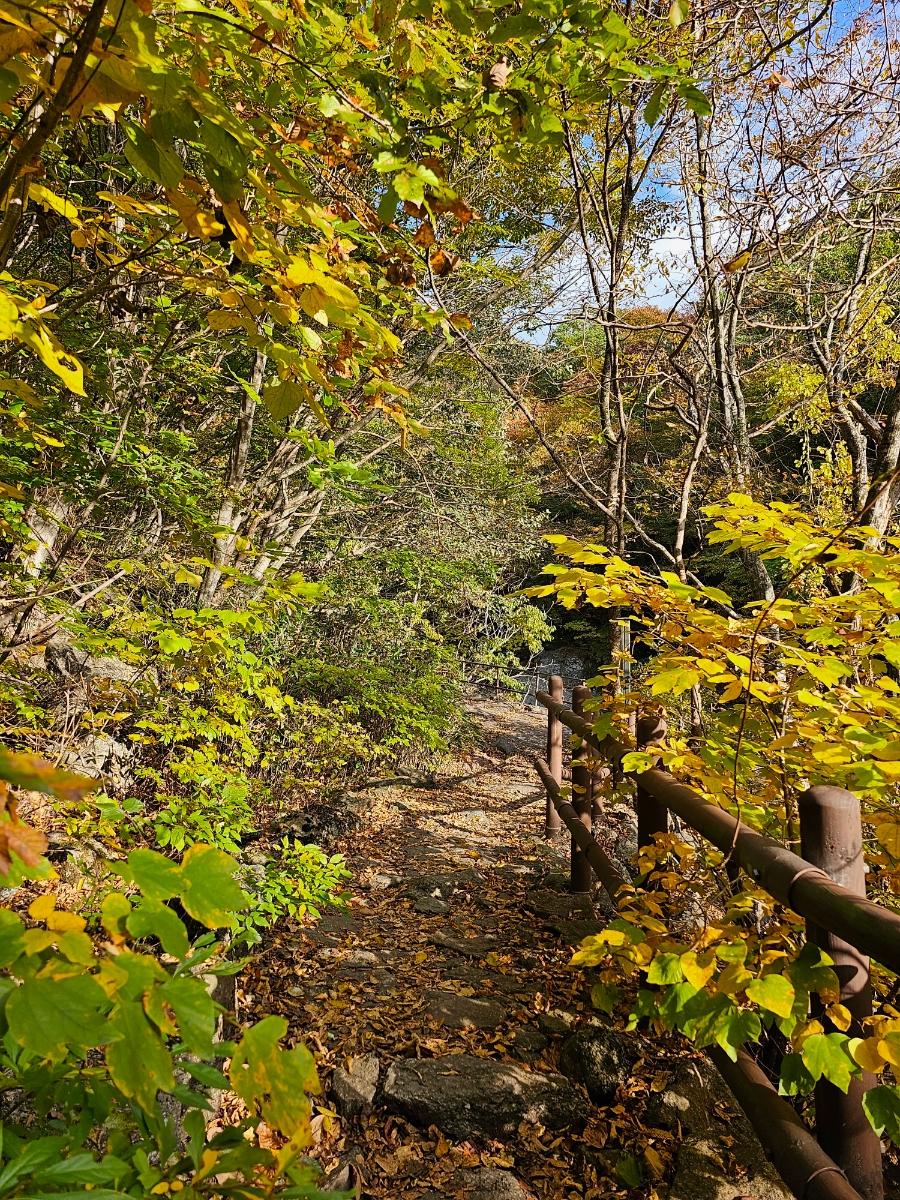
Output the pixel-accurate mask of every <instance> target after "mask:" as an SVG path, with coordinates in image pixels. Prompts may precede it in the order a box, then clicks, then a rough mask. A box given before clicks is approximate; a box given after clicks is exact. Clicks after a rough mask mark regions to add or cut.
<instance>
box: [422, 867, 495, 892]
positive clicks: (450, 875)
mask: <svg viewBox="0 0 900 1200" xmlns="http://www.w3.org/2000/svg"><path fill="white" fill-rule="evenodd" d="M484 881H485V877H484V875H482V873H481V872H480V871H476V870H475V869H474V868H472V867H469V868H467V869H465V870H462V871H447V872H444V873H443V874H440V875H418V876H414V877H413V878H412V879H407V881H406V894H407V895H408V896H412V898H413V899H414V900H418V899H420V898H423V897H426V896H427V897H430V898H433V899H435V900H450V899H452V897H453V896H455V895H456V893H457V892H460V891H465V890H466V889H467V888H469V887H471V886H472V885H473V884H476V883H484Z"/></svg>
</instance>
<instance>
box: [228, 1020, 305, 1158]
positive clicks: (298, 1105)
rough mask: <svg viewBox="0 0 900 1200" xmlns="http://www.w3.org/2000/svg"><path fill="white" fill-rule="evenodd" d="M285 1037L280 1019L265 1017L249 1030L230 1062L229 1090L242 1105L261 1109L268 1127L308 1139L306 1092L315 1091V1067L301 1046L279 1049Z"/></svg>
mask: <svg viewBox="0 0 900 1200" xmlns="http://www.w3.org/2000/svg"><path fill="white" fill-rule="evenodd" d="M286 1033H287V1022H286V1021H285V1020H284V1019H283V1018H282V1017H265V1018H264V1019H263V1020H262V1021H260V1022H259V1023H258V1024H257V1025H254V1026H253V1028H252V1029H248V1030H247V1031H246V1032H245V1034H244V1037H243V1039H242V1040H241V1042H240V1044H239V1046H238V1047H237V1049H236V1051H235V1054H234V1056H233V1058H232V1060H231V1068H230V1070H229V1079H230V1080H231V1086H232V1087H233V1088H234V1090H235V1092H237V1094H238V1096H240V1098H241V1099H242V1100H243V1101H244V1103H245V1104H247V1105H249V1106H251V1108H252V1106H254V1105H256V1104H259V1105H260V1108H261V1111H262V1115H263V1117H264V1118H265V1120H266V1121H267V1123H268V1124H270V1125H272V1126H273V1127H274V1128H276V1129H280V1130H281V1131H282V1132H283V1133H286V1134H288V1135H289V1136H291V1137H293V1138H298V1137H302V1138H304V1139H306V1138H308V1136H309V1119H310V1118H309V1111H310V1110H309V1101H308V1099H307V1097H306V1093H307V1092H308V1091H318V1090H319V1088H318V1081H317V1078H316V1072H315V1065H314V1063H313V1057H312V1055H311V1054H310V1052H309V1051H308V1050H307V1049H306V1048H305V1047H303V1046H295V1047H294V1048H293V1049H292V1050H282V1049H280V1048H279V1045H278V1043H279V1041H280V1040H281V1038H283V1037H284V1035H285V1034H286Z"/></svg>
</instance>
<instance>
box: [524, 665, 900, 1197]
mask: <svg viewBox="0 0 900 1200" xmlns="http://www.w3.org/2000/svg"><path fill="white" fill-rule="evenodd" d="M549 687H550V691H549V692H538V693H537V695H536V699H537V701H538V703H539V704H542V705H543V706H544V707H545V708H546V709H547V759H546V761H545V760H544V759H543V758H538V759H537V760H536V764H535V765H536V767H537V771H538V775H539V776H540V779H541V782H542V783H543V785H544V789H545V791H546V794H547V816H546V823H545V833H546V836H547V837H550V838H553V837H555V835H556V833H557V832H558V831H559V829H560V827H561V823H563V824H565V826H566V828H567V829H568V830H569V833H570V834H571V839H572V852H571V889H572V891H573V892H581V893H584V892H587V891H589V890H590V886H591V879H592V875H596V877H597V879H598V880H599V881H600V883H601V884H602V885H603V887H604V888H605V889H606V891H607V893H608V894H609V896H610V899H611V900H612V902H613V904H614V905H616V906H617V907H618V903H619V901H620V899H621V898H622V897H621V895H620V890H621V889H622V888H623V887H624V886H626V884H627V881H626V880H625V879H624V877H623V876H622V873H621V871H620V870H619V869H618V867H617V866H616V864H615V863H614V862H613V861H612V859H611V858H610V857H609V855H608V854H607V853H606V852H605V851H604V849H603V847H602V846H601V845H600V844H599V842H597V840H596V839H595V838H594V837H593V835H592V832H591V828H592V818H594V819H595V818H596V817H598V816H599V815H600V813H601V811H602V808H601V807H600V805H599V803H598V797H597V795H596V794H594V793H595V792H596V790H597V789H596V783H597V780H598V775H599V774H600V773H601V772H602V773H605V774H606V775H607V776H609V775H610V774H612V775H613V776H614V777H617V778H619V779H621V778H630V779H632V780H633V781H634V782H635V784H636V785H637V795H636V807H637V824H638V844H639V846H646V845H649V844H651V843H652V841H653V835H654V834H655V833H663V832H665V831H666V830H667V829H668V819H669V818H668V814H669V810H671V811H672V812H673V813H675V814H676V815H677V816H678V817H680V818H681V820H682V821H683V822H684V823H685V825H687V826H689V827H690V828H691V829H693V830H694V831H695V832H696V833H698V834H700V835H701V836H702V837H704V838H705V839H706V840H707V841H709V842H711V843H712V844H713V845H714V846H716V847H717V848H718V849H720V850H721V851H722V852H723V853H724V854H725V856H726V864H727V865H728V867H729V873H730V874H732V875H733V873H734V869H735V867H736V866H739V867H741V868H743V870H744V871H745V872H746V873H747V875H748V876H749V877H750V878H752V879H753V880H754V881H755V882H756V883H757V884H758V885H759V886H760V887H762V888H763V889H764V890H765V891H767V892H768V893H769V894H770V895H771V896H772V897H773V898H774V899H775V900H777V901H778V902H779V903H781V904H783V905H785V906H786V907H790V908H791V909H793V910H794V911H795V912H797V913H799V914H800V915H801V916H804V917H805V918H806V921H807V926H806V929H807V938H809V940H811V941H814V942H815V943H816V944H817V945H819V946H820V947H822V949H824V950H826V951H827V952H828V953H829V954H830V955H831V957H832V960H833V961H834V963H835V969H836V971H837V973H838V976H839V979H840V981H841V994H840V999H841V1002H842V1003H843V1004H844V1005H845V1006H846V1007H847V1008H848V1009H849V1011H850V1013H851V1016H852V1018H853V1022H854V1026H855V1028H856V1029H859V1030H860V1031H861V1027H860V1022H861V1020H862V1019H863V1018H865V1017H866V1016H867V1015H870V1014H871V1011H872V1004H871V986H870V982H869V956H871V957H873V958H875V959H877V961H878V962H880V963H882V964H883V965H884V966H886V967H889V968H890V969H891V970H893V971H896V972H897V973H900V915H898V914H896V913H894V912H892V911H891V910H889V909H886V908H883V907H882V906H881V905H878V904H875V903H874V902H872V901H871V900H869V899H867V897H866V896H865V874H864V872H865V867H864V864H863V858H862V825H861V818H860V811H859V802H858V800H857V799H856V797H855V796H853V794H852V793H851V792H847V791H846V790H844V789H843V788H836V787H816V788H810V789H808V790H807V792H805V793H804V794H803V795H802V796H801V797H800V826H801V850H802V851H803V853H804V854H807V855H809V857H807V858H804V857H802V856H801V855H799V854H795V853H794V852H793V851H792V850H789V849H788V848H787V847H786V846H783V845H782V844H781V843H779V842H777V841H775V840H773V839H772V838H769V837H766V836H765V835H764V834H761V833H759V832H757V831H756V830H754V829H752V828H750V826H748V825H746V824H745V823H744V822H743V821H741V820H739V819H738V818H737V817H735V816H733V815H732V814H731V813H729V812H727V811H726V810H725V809H723V808H719V807H718V805H716V804H713V803H712V802H711V801H709V800H707V799H706V797H704V796H702V795H700V793H699V792H697V791H695V790H694V789H693V788H691V787H688V786H687V785H685V784H682V783H679V782H678V780H677V779H675V778H674V777H673V776H672V775H670V774H669V773H668V772H667V771H664V770H661V769H660V768H659V767H658V766H653V767H650V768H649V769H648V770H645V771H641V772H623V770H622V765H623V760H624V758H625V756H626V755H627V754H630V753H633V751H634V750H635V749H638V750H645V751H647V752H648V753H652V752H653V750H654V748H655V746H656V745H657V744H658V742H659V741H661V739H662V737H663V736H664V735H665V723H664V722H662V721H661V720H659V719H658V718H655V717H645V718H642V719H641V720H639V721H638V722H637V723H636V740H637V746H636V747H631V746H626V745H624V744H623V743H622V742H620V741H618V740H617V739H615V738H612V737H604V738H599V737H597V736H596V735H595V734H594V731H593V726H592V723H591V721H590V720H589V719H587V718H586V717H585V716H584V715H583V705H584V704H585V703H586V701H587V699H588V698H589V697H590V694H591V693H590V690H589V689H588V688H586V687H583V686H582V687H576V688H574V689H573V692H572V708H571V709H569V708H567V707H566V706H565V705H564V704H563V703H562V679H561V678H560V677H559V676H553V677H551V678H550V680H549ZM563 726H566V727H567V728H568V729H570V730H571V731H572V732H573V733H574V734H576V735H577V737H578V738H579V739H580V744H574V743H573V749H572V764H571V778H572V787H571V800H570V799H568V798H567V797H566V796H565V795H564V794H563V791H562V779H563V754H562V727H563ZM592 752H593V753H592ZM596 757H599V758H600V759H603V760H606V763H608V764H609V766H604V767H602V768H600V770H599V771H598V767H597V763H596V761H595V760H596ZM592 760H594V761H592ZM811 859H818V862H815V861H811ZM626 894H628V895H631V894H632V889H631V887H630V886H629V887H628V888H627V893H626ZM710 1054H711V1056H712V1058H713V1060H714V1061H715V1062H716V1064H717V1066H718V1067H719V1069H720V1072H721V1074H722V1075H723V1078H725V1080H726V1082H727V1083H728V1085H729V1086H730V1088H731V1090H732V1092H733V1093H734V1095H735V1097H736V1099H737V1100H738V1102H739V1103H740V1104H741V1107H742V1108H743V1109H744V1110H745V1112H746V1113H747V1116H748V1118H749V1119H750V1121H751V1123H752V1124H753V1126H754V1128H755V1129H756V1131H757V1133H758V1135H759V1137H760V1140H761V1141H762V1143H763V1146H764V1147H765V1149H766V1151H767V1154H768V1155H769V1158H770V1159H771V1161H772V1162H773V1164H774V1165H775V1167H776V1169H777V1170H778V1171H779V1173H780V1174H781V1176H782V1178H783V1179H784V1181H785V1183H787V1185H788V1186H789V1187H790V1188H791V1190H792V1191H793V1192H794V1194H795V1195H796V1196H797V1197H799V1198H800V1200H881V1197H882V1196H883V1178H882V1170H881V1146H880V1143H879V1140H878V1138H877V1137H876V1135H875V1133H874V1130H873V1129H872V1128H871V1126H870V1125H869V1124H868V1121H867V1119H866V1117H865V1114H864V1112H863V1107H862V1097H863V1094H864V1091H865V1089H866V1087H868V1086H872V1082H873V1077H871V1076H869V1077H867V1078H865V1079H862V1080H861V1079H854V1080H852V1081H851V1084H850V1087H849V1089H848V1091H847V1093H846V1094H844V1093H842V1092H841V1091H840V1090H839V1089H837V1088H836V1087H835V1086H834V1085H833V1084H831V1083H829V1082H828V1081H827V1080H825V1079H820V1080H819V1082H818V1083H817V1084H816V1134H817V1139H818V1140H815V1139H814V1138H813V1135H812V1134H811V1133H810V1132H809V1130H808V1129H807V1128H806V1126H805V1125H804V1124H803V1122H802V1121H801V1120H800V1118H799V1117H798V1116H797V1114H796V1113H795V1112H794V1110H793V1109H792V1108H791V1106H790V1105H789V1104H788V1103H787V1102H786V1101H784V1100H783V1099H782V1098H781V1097H780V1096H778V1094H777V1093H776V1091H775V1089H774V1088H773V1087H772V1085H771V1083H770V1082H769V1080H768V1079H767V1078H766V1076H765V1075H764V1073H763V1072H762V1071H761V1070H760V1068H759V1066H758V1065H757V1064H756V1062H755V1061H754V1060H753V1059H752V1058H751V1057H750V1056H749V1055H748V1054H747V1053H746V1052H744V1051H739V1052H738V1058H737V1062H732V1061H731V1060H730V1059H729V1058H728V1057H727V1055H725V1054H723V1053H722V1052H720V1051H718V1050H717V1049H714V1050H712V1051H710ZM823 1145H827V1147H828V1150H829V1152H830V1154H831V1155H832V1157H829V1154H826V1152H825V1150H824V1149H823Z"/></svg>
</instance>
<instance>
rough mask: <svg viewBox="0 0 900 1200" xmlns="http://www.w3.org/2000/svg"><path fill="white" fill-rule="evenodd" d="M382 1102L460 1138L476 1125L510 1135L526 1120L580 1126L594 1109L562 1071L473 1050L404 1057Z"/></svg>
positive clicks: (388, 1080)
mask: <svg viewBox="0 0 900 1200" xmlns="http://www.w3.org/2000/svg"><path fill="white" fill-rule="evenodd" d="M381 1102H382V1103H383V1104H384V1105H385V1107H386V1108H387V1109H388V1110H389V1111H390V1112H393V1113H396V1114H397V1115H398V1116H402V1117H405V1118H406V1119H407V1120H408V1121H412V1122H414V1123H415V1124H416V1125H419V1126H421V1127H422V1128H425V1129H427V1128H428V1126H429V1125H437V1126H438V1128H439V1129H442V1130H444V1132H445V1133H446V1134H447V1135H448V1136H449V1137H451V1138H452V1139H453V1140H454V1141H462V1140H463V1139H465V1138H467V1137H468V1136H469V1134H471V1133H473V1132H475V1131H476V1130H477V1131H478V1132H479V1133H483V1134H486V1135H487V1136H488V1137H497V1138H504V1137H506V1136H508V1135H510V1134H514V1133H515V1132H516V1131H517V1130H518V1127H519V1124H520V1123H521V1122H522V1121H528V1122H531V1123H534V1124H540V1125H543V1126H545V1127H546V1128H547V1129H564V1128H566V1127H569V1126H571V1127H572V1128H574V1129H576V1130H578V1131H580V1130H581V1129H583V1128H584V1125H585V1123H586V1121H587V1118H588V1114H589V1113H590V1106H589V1105H588V1102H587V1100H586V1099H585V1097H584V1096H583V1095H582V1094H581V1092H579V1091H578V1090H577V1088H574V1087H573V1086H572V1085H571V1084H570V1083H569V1081H568V1080H567V1079H564V1078H563V1077H562V1076H561V1075H544V1074H541V1073H539V1072H537V1071H534V1072H530V1071H525V1070H523V1069H522V1068H521V1067H517V1066H514V1065H513V1064H512V1063H504V1062H498V1061H497V1060H496V1059H486V1058H475V1057H474V1056H473V1055H470V1054H453V1055H444V1056H443V1057H442V1058H430V1059H400V1060H399V1061H398V1062H395V1063H394V1064H393V1065H392V1066H391V1067H390V1069H389V1070H388V1073H387V1076H386V1078H385V1081H384V1085H383V1088H382V1093H381Z"/></svg>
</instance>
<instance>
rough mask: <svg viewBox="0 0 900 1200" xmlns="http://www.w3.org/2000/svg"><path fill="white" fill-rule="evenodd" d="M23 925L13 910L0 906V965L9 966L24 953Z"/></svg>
mask: <svg viewBox="0 0 900 1200" xmlns="http://www.w3.org/2000/svg"><path fill="white" fill-rule="evenodd" d="M24 937H25V926H24V925H23V924H22V921H21V919H20V918H19V917H17V916H16V914H15V913H14V912H10V911H9V909H8V908H0V967H8V966H11V964H12V963H14V962H15V961H16V959H17V958H19V956H20V955H22V954H24V953H25V941H24Z"/></svg>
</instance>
